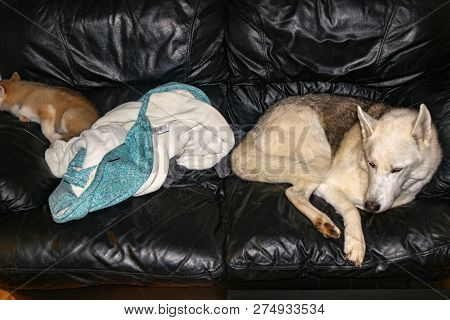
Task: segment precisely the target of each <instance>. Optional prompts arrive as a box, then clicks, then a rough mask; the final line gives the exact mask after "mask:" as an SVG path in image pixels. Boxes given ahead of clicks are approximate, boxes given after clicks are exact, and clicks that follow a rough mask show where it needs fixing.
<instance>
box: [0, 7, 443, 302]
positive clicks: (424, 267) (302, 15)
mask: <svg viewBox="0 0 450 320" xmlns="http://www.w3.org/2000/svg"><path fill="white" fill-rule="evenodd" d="M0 29H1V30H3V32H2V41H0V73H1V75H2V76H3V77H9V76H10V75H11V74H12V72H13V71H18V72H19V73H20V74H21V76H22V78H24V79H26V80H33V81H40V82H44V83H49V84H53V85H60V86H65V87H70V88H74V89H76V90H78V91H81V92H82V93H83V94H84V95H86V96H87V97H89V98H90V99H91V100H92V101H94V102H95V103H96V104H97V106H98V107H99V110H100V111H101V112H102V113H105V112H107V111H108V110H110V109H111V108H113V107H115V106H117V105H119V104H121V103H123V102H126V101H130V100H136V99H137V98H139V97H140V96H141V95H142V94H143V93H145V92H146V90H148V89H150V88H153V87H155V86H157V85H160V84H163V83H166V82H170V81H178V82H184V83H189V84H192V85H195V86H198V87H200V88H201V89H202V90H204V91H205V92H206V93H207V94H208V96H209V97H210V98H211V100H212V104H213V105H214V107H216V108H217V109H218V110H219V111H220V112H221V113H222V114H223V115H224V116H225V118H226V119H227V120H228V121H229V122H230V123H231V124H233V125H234V126H235V128H240V129H244V130H249V129H250V128H251V126H252V125H253V124H254V123H255V122H256V120H257V119H258V117H259V116H261V114H262V113H263V112H264V111H265V110H266V109H267V107H268V106H270V105H271V104H272V103H274V102H275V101H277V100H279V99H281V98H283V97H286V96H290V95H303V94H306V93H318V92H328V93H335V94H345V95H352V96H359V97H364V98H369V99H373V100H385V101H388V102H389V103H392V104H394V105H400V106H409V107H418V105H419V104H420V103H422V102H424V103H426V104H427V105H428V107H429V109H430V111H431V114H432V117H433V119H434V121H435V123H436V125H437V127H438V131H439V135H440V139H441V144H442V148H443V152H444V159H443V161H442V164H441V166H440V168H439V170H438V172H437V174H436V176H435V178H434V179H433V180H432V182H431V183H430V184H429V185H428V186H427V187H426V188H425V189H424V190H423V191H422V192H421V193H420V196H419V199H417V200H416V201H414V202H413V203H410V204H408V205H405V206H403V207H400V208H396V209H393V210H390V211H388V212H386V213H383V214H363V219H362V221H363V227H364V232H365V237H366V241H367V253H366V257H365V260H364V263H363V265H362V267H361V268H358V267H355V266H353V265H351V264H350V263H348V262H347V261H346V260H345V259H344V257H343V253H342V248H343V239H342V238H341V239H339V240H337V241H330V240H327V239H324V238H323V237H322V236H321V235H320V234H319V233H318V232H317V231H316V230H315V229H314V228H313V227H312V225H311V224H310V222H309V221H308V220H307V219H306V218H305V217H303V216H302V215H301V214H299V213H298V212H297V211H296V210H295V209H294V208H293V206H292V205H291V204H290V203H289V202H288V201H287V200H286V199H285V196H284V193H283V189H284V188H285V187H286V186H284V185H270V184H263V183H251V182H245V181H242V180H240V179H238V178H237V177H235V176H232V175H231V176H228V177H227V178H225V179H220V178H218V177H217V175H216V174H215V172H214V171H213V170H206V171H200V172H194V171H191V172H188V173H187V174H186V175H185V177H184V178H183V179H182V181H180V182H178V183H176V184H175V185H172V186H171V187H170V188H168V189H161V190H159V191H158V192H155V193H153V194H150V195H147V196H143V197H138V198H132V199H129V200H127V201H125V202H123V203H121V204H119V205H116V206H114V207H111V208H108V209H106V210H102V211H99V212H95V213H92V214H90V215H88V216H87V217H86V218H84V219H82V220H79V221H74V222H69V223H65V224H56V223H54V222H53V221H52V218H51V215H50V213H49V210H48V206H47V204H46V201H47V197H48V195H49V193H50V192H51V190H52V188H54V187H55V185H56V184H57V183H58V181H57V180H56V179H54V178H52V176H51V174H50V172H49V170H48V168H47V167H46V163H45V161H44V158H43V154H44V151H45V149H46V148H47V147H48V142H47V141H46V140H45V138H44V137H43V136H42V134H41V132H40V128H39V126H38V125H36V124H29V123H26V124H24V123H21V122H19V121H18V120H17V119H15V118H13V117H12V116H11V115H9V114H7V113H5V112H0V155H1V156H0V288H3V289H6V290H8V291H10V292H13V293H20V292H24V290H32V289H37V290H39V291H41V290H52V289H69V288H80V287H91V288H94V289H95V290H100V288H104V287H105V285H114V288H123V289H124V290H125V288H128V289H127V290H130V287H129V286H144V287H212V288H222V290H223V288H225V290H226V289H255V288H258V289H269V288H276V289H338V288H365V289H371V288H407V287H408V288H411V287H413V288H419V287H427V286H428V285H432V286H434V285H436V283H438V282H440V281H442V280H445V279H448V277H449V274H450V234H449V226H450V224H449V221H450V201H449V199H450V170H449V169H450V32H449V31H450V4H449V3H448V1H445V0H433V1H429V0H420V1H414V2H413V3H412V2H410V1H407V0H374V1H360V0H343V1H320V0H304V1H279V0H277V1H275V0H252V1H250V0H242V1H238V0H230V1H224V0H198V1H187V0H164V1H163V0H146V1H142V0H127V1H125V0H124V1H109V0H95V1H88V0H83V1H70V0H33V1H27V0H5V1H2V2H0ZM312 201H313V203H314V205H316V206H317V207H318V208H320V209H321V210H323V211H325V212H327V213H328V214H329V215H330V216H331V217H332V219H333V220H334V221H335V222H336V223H337V225H338V226H339V227H341V228H342V220H341V219H340V218H339V217H338V215H337V214H336V213H335V212H334V210H333V208H332V207H331V206H329V205H328V204H327V203H325V202H324V201H322V200H321V199H318V198H313V199H312ZM100 285H102V286H103V287H100V288H99V287H98V286H100ZM110 288H112V287H110ZM185 290H189V289H188V288H186V289H185ZM48 292H50V291H48ZM53 292H55V291H53ZM97 297H98V296H97Z"/></svg>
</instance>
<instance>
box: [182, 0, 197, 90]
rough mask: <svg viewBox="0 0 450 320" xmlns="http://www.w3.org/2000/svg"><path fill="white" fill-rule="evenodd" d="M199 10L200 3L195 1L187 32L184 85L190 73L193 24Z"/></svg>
mask: <svg viewBox="0 0 450 320" xmlns="http://www.w3.org/2000/svg"><path fill="white" fill-rule="evenodd" d="M199 8H200V1H199V0H197V4H196V6H195V11H194V18H193V20H192V24H191V27H190V30H189V44H188V48H187V50H186V51H187V55H186V56H187V57H186V64H187V66H186V71H185V73H184V81H183V82H184V83H186V82H187V79H188V77H189V73H190V71H191V63H192V43H193V42H194V28H195V22H196V20H197V14H198V10H199Z"/></svg>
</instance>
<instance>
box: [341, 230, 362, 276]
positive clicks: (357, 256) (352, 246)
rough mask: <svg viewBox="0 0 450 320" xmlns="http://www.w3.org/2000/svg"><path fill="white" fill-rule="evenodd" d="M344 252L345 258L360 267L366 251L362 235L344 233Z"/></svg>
mask: <svg viewBox="0 0 450 320" xmlns="http://www.w3.org/2000/svg"><path fill="white" fill-rule="evenodd" d="M344 253H345V257H346V258H347V260H349V261H350V262H351V263H353V264H354V265H355V266H357V267H361V265H362V263H363V261H364V255H365V253H366V244H365V241H364V237H354V236H352V235H351V234H350V233H347V232H346V233H345V243H344Z"/></svg>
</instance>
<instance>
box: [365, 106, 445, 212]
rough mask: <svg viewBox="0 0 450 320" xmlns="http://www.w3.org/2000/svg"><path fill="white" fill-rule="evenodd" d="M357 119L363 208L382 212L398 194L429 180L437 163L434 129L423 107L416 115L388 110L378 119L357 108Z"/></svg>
mask: <svg viewBox="0 0 450 320" xmlns="http://www.w3.org/2000/svg"><path fill="white" fill-rule="evenodd" d="M358 118H359V121H360V125H361V134H362V138H363V153H364V157H362V159H363V160H362V161H360V166H361V167H362V168H363V169H364V170H367V172H368V175H369V184H368V189H367V193H366V196H365V201H364V208H365V209H366V210H367V211H370V212H382V211H385V210H387V209H389V208H390V207H391V206H392V204H393V203H394V201H395V199H396V198H397V197H398V196H399V195H400V194H401V193H402V191H403V192H405V191H406V192H408V191H407V190H409V189H410V188H414V186H416V187H417V186H418V185H419V186H423V185H424V184H425V183H426V182H428V181H429V180H430V179H431V176H432V175H433V173H434V171H435V170H436V167H437V164H438V163H439V161H440V149H439V145H438V142H437V133H436V129H435V128H434V126H433V124H432V122H431V116H430V113H429V111H428V109H427V107H426V106H425V105H424V104H422V105H421V106H420V111H419V112H416V111H412V110H409V109H392V110H391V111H390V112H388V113H386V114H385V115H384V116H382V117H381V118H380V119H379V120H375V119H373V118H372V117H370V116H369V115H368V114H367V113H365V112H364V111H363V110H362V109H361V108H359V107H358ZM436 161H437V163H436Z"/></svg>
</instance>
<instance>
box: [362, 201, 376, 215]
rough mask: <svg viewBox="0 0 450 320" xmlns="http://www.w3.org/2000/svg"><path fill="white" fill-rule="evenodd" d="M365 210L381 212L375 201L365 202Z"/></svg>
mask: <svg viewBox="0 0 450 320" xmlns="http://www.w3.org/2000/svg"><path fill="white" fill-rule="evenodd" d="M364 209H366V211H369V212H374V213H376V212H378V210H380V204H379V203H378V202H376V201H374V200H367V201H366V202H364Z"/></svg>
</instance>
